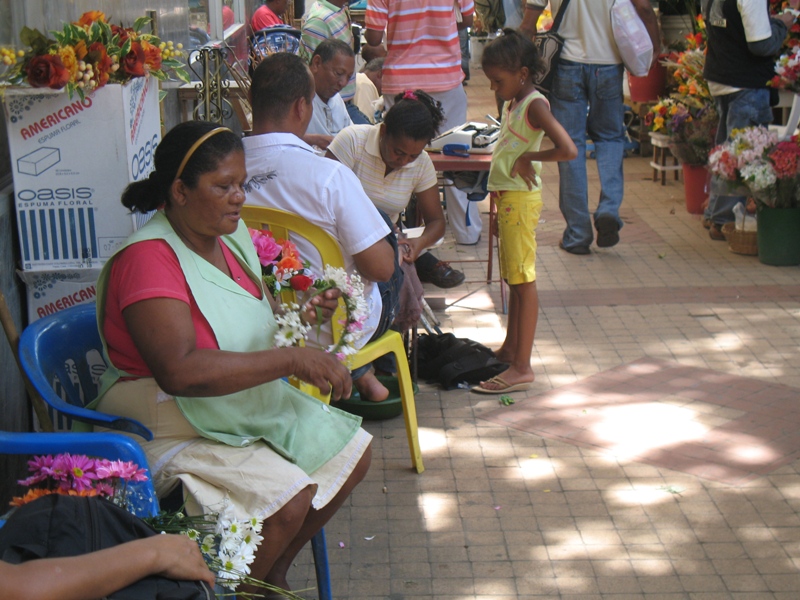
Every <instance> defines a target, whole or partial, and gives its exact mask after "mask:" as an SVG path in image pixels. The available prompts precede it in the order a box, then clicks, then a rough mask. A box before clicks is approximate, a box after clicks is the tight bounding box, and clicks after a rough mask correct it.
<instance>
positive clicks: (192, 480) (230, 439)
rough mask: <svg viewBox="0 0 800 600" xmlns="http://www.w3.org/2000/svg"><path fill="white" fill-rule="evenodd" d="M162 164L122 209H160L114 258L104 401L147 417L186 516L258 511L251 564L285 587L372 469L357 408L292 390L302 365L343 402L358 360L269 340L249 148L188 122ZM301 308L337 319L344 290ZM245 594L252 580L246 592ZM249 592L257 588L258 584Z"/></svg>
mask: <svg viewBox="0 0 800 600" xmlns="http://www.w3.org/2000/svg"><path fill="white" fill-rule="evenodd" d="M154 162H155V170H154V171H153V172H152V173H151V174H150V176H149V177H148V178H147V179H146V180H143V181H140V182H136V183H132V184H131V185H129V186H128V188H127V189H126V190H125V192H124V193H123V196H122V203H123V204H124V205H125V206H126V207H128V208H129V209H130V210H131V211H133V212H140V213H148V212H150V211H153V210H155V211H156V213H155V216H153V217H152V218H151V219H150V220H149V221H148V222H147V224H146V225H145V226H144V227H142V228H141V229H139V230H138V231H137V232H135V233H134V234H133V235H131V236H130V238H128V240H127V242H126V243H125V245H124V246H123V247H122V248H121V249H120V250H118V251H117V253H116V254H115V255H114V256H113V257H112V259H111V260H109V261H108V263H107V264H106V265H105V266H104V268H103V270H102V272H101V275H100V280H99V282H98V302H97V317H98V327H99V329H100V334H101V337H102V338H103V345H104V348H105V350H106V357H105V358H106V362H107V363H108V365H109V368H108V370H107V371H106V372H105V373H104V374H103V377H102V379H101V386H100V388H101V390H100V396H99V398H98V400H96V401H95V403H94V404H95V405H96V406H97V408H98V409H99V410H102V411H104V412H108V413H112V414H118V415H124V416H127V417H130V418H133V419H137V420H139V421H140V422H142V423H144V425H146V426H147V427H149V428H150V429H151V430H152V431H153V434H154V439H153V440H152V441H150V442H145V443H143V444H142V445H143V447H144V449H145V451H146V453H147V455H148V461H149V463H150V467H151V469H152V471H153V475H154V480H155V484H156V489H157V491H158V492H159V494H160V495H163V494H166V493H168V492H169V491H170V490H171V489H172V488H174V487H175V486H177V485H179V484H182V486H183V492H184V496H185V499H186V507H187V511H188V512H190V513H198V512H215V511H219V510H220V509H221V508H222V507H223V506H224V504H226V503H229V504H230V505H231V506H232V507H233V509H234V513H235V515H236V517H237V518H239V519H247V518H250V517H262V518H264V519H265V521H264V526H263V530H262V535H263V537H264V542H263V543H262V544H261V545H260V546H259V548H258V550H257V552H256V557H255V560H254V562H253V563H252V565H251V573H252V575H253V576H254V577H256V578H258V579H262V580H264V581H267V582H268V583H271V584H273V585H276V586H280V587H283V588H286V589H288V588H287V585H288V584H287V580H286V579H287V577H286V576H287V571H288V569H289V567H290V565H291V563H292V561H293V560H294V558H295V556H296V555H297V553H298V552H299V550H300V549H301V548H302V547H303V546H304V545H305V544H306V543H307V542H308V541H309V540H310V539H311V538H312V537H313V536H314V535H315V534H316V532H317V531H319V529H320V528H321V527H322V526H323V525H324V524H325V522H327V521H328V519H330V517H331V516H333V514H334V513H335V512H336V511H337V510H338V508H339V506H341V504H342V502H344V500H345V499H346V498H347V496H348V495H349V494H350V492H351V490H352V489H353V488H354V487H355V486H356V484H358V482H359V481H361V479H362V478H363V477H364V475H365V474H366V472H367V469H368V468H369V463H370V452H371V451H370V439H371V436H370V435H369V434H368V433H366V432H365V431H364V430H363V429H361V428H360V426H359V425H360V422H361V420H360V419H359V418H357V417H354V416H352V415H349V414H347V413H344V412H342V411H339V410H337V409H336V408H334V407H325V408H326V410H321V407H322V406H323V405H322V404H320V403H319V401H318V400H315V399H313V398H311V397H310V396H306V395H305V394H303V393H301V392H299V391H298V390H296V389H295V388H293V387H291V386H289V385H288V384H287V383H286V382H284V381H282V378H284V377H287V376H289V375H295V376H297V377H298V378H300V379H302V380H304V381H307V382H309V383H311V384H313V385H315V386H317V387H319V388H320V389H321V390H322V391H323V392H326V391H328V390H331V392H332V397H333V399H334V400H337V399H339V398H341V397H347V396H349V395H350V389H351V379H350V373H349V372H348V370H347V369H346V368H345V367H344V366H343V365H342V364H341V363H340V362H339V361H338V360H337V359H336V358H335V357H334V356H333V355H331V354H327V353H325V352H323V351H321V350H315V349H312V348H296V347H292V348H281V349H273V348H272V340H273V338H274V333H275V330H276V327H277V326H276V324H275V318H274V315H273V311H274V310H275V301H274V299H273V298H272V296H271V295H270V294H269V292H267V291H265V288H264V286H263V282H262V281H261V276H260V273H261V267H260V264H259V261H258V257H257V255H256V252H255V248H254V246H253V243H252V241H251V239H250V234H249V232H248V230H247V227H246V226H245V224H244V223H243V222H242V220H241V217H240V210H241V208H242V205H243V204H244V199H245V195H244V191H243V190H242V186H243V184H244V182H245V179H246V176H247V173H246V170H245V162H244V151H243V148H242V142H241V140H240V139H239V137H238V136H237V135H235V134H234V133H233V132H231V131H230V130H229V129H227V128H225V127H219V126H217V125H215V124H212V123H204V122H198V121H192V122H188V123H182V124H180V125H178V126H177V127H175V128H174V129H172V130H171V131H170V132H169V133H167V135H166V136H165V137H164V139H163V140H162V141H161V143H160V144H159V145H158V147H157V148H156V151H155V157H154ZM332 292H333V293H328V292H326V293H325V294H324V295H322V296H318V297H317V298H315V299H313V300H312V301H311V302H310V303H309V305H308V306H306V307H305V310H304V311H303V315H304V319H305V320H306V322H308V323H317V322H318V317H317V313H321V314H322V316H323V317H324V318H327V319H329V318H330V315H331V314H332V312H333V310H334V309H335V308H336V305H337V298H338V296H339V295H340V293H339V292H338V290H332ZM242 591H248V590H242ZM249 591H253V590H249Z"/></svg>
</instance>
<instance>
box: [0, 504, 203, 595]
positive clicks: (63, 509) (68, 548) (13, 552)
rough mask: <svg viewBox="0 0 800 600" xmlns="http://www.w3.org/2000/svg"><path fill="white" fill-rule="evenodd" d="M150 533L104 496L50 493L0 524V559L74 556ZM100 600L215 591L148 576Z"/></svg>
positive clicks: (197, 583) (14, 560) (19, 560)
mask: <svg viewBox="0 0 800 600" xmlns="http://www.w3.org/2000/svg"><path fill="white" fill-rule="evenodd" d="M152 535H158V533H157V532H156V531H155V530H154V529H153V528H152V527H150V526H149V525H148V524H147V523H145V522H144V521H142V520H141V519H139V518H138V517H135V516H134V515H132V514H131V513H129V512H128V511H126V510H125V509H123V508H120V507H119V506H117V505H116V504H113V503H112V502H110V501H108V500H105V499H103V498H97V497H81V496H64V495H60V494H51V495H49V496H44V497H42V498H39V499H37V500H34V501H33V502H29V503H28V504H25V505H23V506H21V507H19V508H18V509H16V510H15V511H14V512H13V513H12V514H11V516H10V517H9V519H8V521H7V522H6V524H5V525H4V526H3V527H2V528H0V560H3V561H5V562H7V563H11V564H20V563H23V562H26V561H29V560H35V559H37V558H56V557H67V556H78V555H81V554H88V553H89V552H94V551H96V550H103V549H105V548H111V547H113V546H117V545H119V544H122V543H125V542H130V541H133V540H137V539H140V538H146V537H150V536H152ZM97 568H98V569H102V568H103V565H97ZM106 598H109V599H110V600H154V599H155V600H212V599H213V598H215V595H214V591H213V590H212V589H211V588H209V586H208V584H206V583H205V582H204V581H176V580H173V579H168V578H166V577H162V576H159V575H151V576H149V577H145V578H144V579H140V580H139V581H137V582H136V583H132V584H131V585H129V586H128V587H126V588H123V589H121V590H119V591H117V592H114V593H113V594H111V595H110V596H106Z"/></svg>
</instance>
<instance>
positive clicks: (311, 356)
mask: <svg viewBox="0 0 800 600" xmlns="http://www.w3.org/2000/svg"><path fill="white" fill-rule="evenodd" d="M286 350H289V351H291V352H292V353H293V359H294V360H293V363H294V364H293V365H292V371H291V372H292V373H293V374H294V376H295V377H297V378H298V379H301V380H302V381H305V382H306V383H310V384H311V385H313V386H316V387H318V388H319V391H320V392H322V393H323V394H328V393H330V394H331V400H332V401H337V400H341V399H342V398H349V397H350V394H351V393H352V391H353V388H352V386H353V379H352V378H351V377H350V371H349V370H348V369H347V367H345V366H344V365H343V364H342V363H341V362H339V359H338V358H336V356H335V355H334V354H331V353H329V352H324V351H322V350H318V349H316V348H297V347H295V348H286Z"/></svg>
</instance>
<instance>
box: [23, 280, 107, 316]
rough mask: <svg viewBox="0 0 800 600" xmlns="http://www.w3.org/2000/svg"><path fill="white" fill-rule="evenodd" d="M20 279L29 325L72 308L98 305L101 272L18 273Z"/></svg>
mask: <svg viewBox="0 0 800 600" xmlns="http://www.w3.org/2000/svg"><path fill="white" fill-rule="evenodd" d="M17 275H19V277H20V279H22V281H24V282H25V288H26V290H27V298H28V323H33V322H34V321H36V320H38V319H41V318H42V317H46V316H47V315H52V314H54V313H57V312H59V311H61V310H64V309H65V308H69V307H70V306H77V305H78V304H87V303H89V302H94V301H95V298H96V297H97V278H98V277H99V276H100V269H99V268H96V269H61V270H57V271H17Z"/></svg>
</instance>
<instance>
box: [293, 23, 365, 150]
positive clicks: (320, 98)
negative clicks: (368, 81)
mask: <svg viewBox="0 0 800 600" xmlns="http://www.w3.org/2000/svg"><path fill="white" fill-rule="evenodd" d="M309 68H310V69H311V74H312V75H313V77H314V87H315V88H316V92H317V93H316V95H315V96H314V104H313V106H314V113H313V115H312V116H311V122H310V123H309V124H308V130H307V131H306V137H305V138H304V139H305V140H306V142H308V143H309V144H311V145H313V146H318V147H319V148H322V149H325V148H327V147H328V144H330V142H331V140H332V139H333V136H335V135H336V134H337V133H339V132H340V131H341V130H342V129H344V128H345V127H348V126H350V125H352V124H353V121H352V120H351V119H350V115H349V114H348V113H347V106H346V105H345V103H344V100H343V99H342V96H341V94H339V92H341V91H342V89H343V88H344V86H346V85H347V82H348V81H350V77H352V76H353V71H355V69H356V59H355V54H354V53H353V49H352V48H351V47H350V46H348V45H347V44H345V43H344V42H342V41H339V40H335V39H328V40H324V41H323V42H321V43H320V45H319V46H317V49H316V50H314V54H313V55H312V56H311V62H310V63H309ZM309 136H313V137H309Z"/></svg>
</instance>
